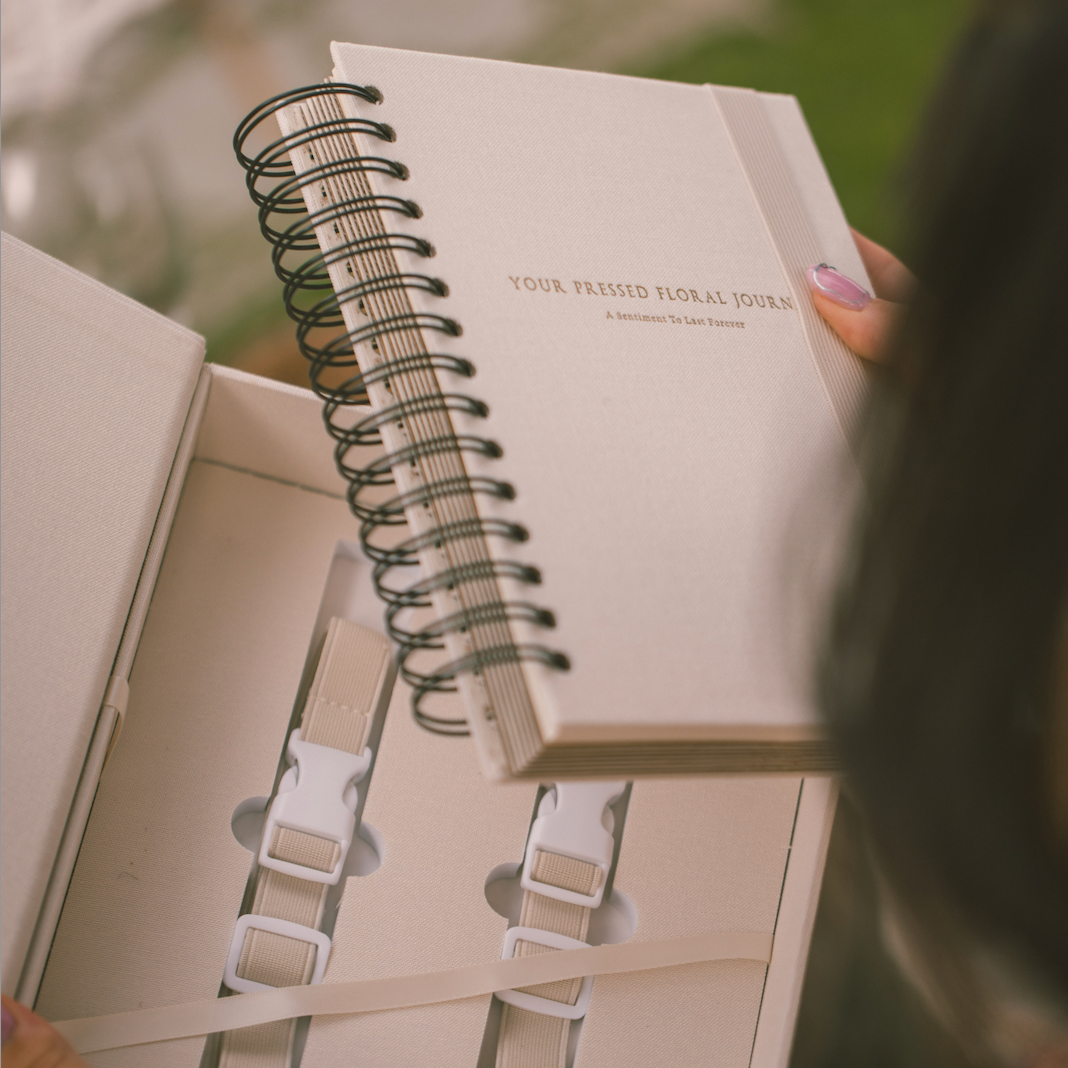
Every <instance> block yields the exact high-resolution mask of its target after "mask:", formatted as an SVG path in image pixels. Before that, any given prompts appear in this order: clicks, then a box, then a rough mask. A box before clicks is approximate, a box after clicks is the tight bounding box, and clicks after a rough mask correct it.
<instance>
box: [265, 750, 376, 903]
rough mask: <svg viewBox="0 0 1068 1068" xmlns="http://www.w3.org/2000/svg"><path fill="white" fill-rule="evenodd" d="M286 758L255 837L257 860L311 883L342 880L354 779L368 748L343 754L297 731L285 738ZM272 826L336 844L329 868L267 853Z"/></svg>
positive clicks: (367, 761)
mask: <svg viewBox="0 0 1068 1068" xmlns="http://www.w3.org/2000/svg"><path fill="white" fill-rule="evenodd" d="M286 756H287V758H288V759H289V762H290V763H291V764H295V766H294V767H291V768H290V769H289V771H287V772H286V773H285V775H283V776H282V781H281V782H280V783H279V784H278V793H277V794H276V795H275V799H274V800H273V801H272V802H271V807H270V809H268V811H267V819H266V820H265V821H264V824H263V837H262V838H261V839H260V852H259V862H260V864H262V865H263V867H265V868H273V869H274V870H275V871H280V872H284V873H285V874H286V875H294V876H296V877H297V878H298V879H306V880H307V881H308V882H313V883H329V884H330V885H331V886H332V885H334V884H335V883H337V881H338V880H339V879H340V878H341V869H342V868H343V867H344V866H345V857H346V855H347V854H348V851H349V845H350V844H351V843H352V836H353V834H354V832H355V830H356V817H355V815H353V813H354V812H355V811H356V801H357V796H356V785H355V784H356V783H357V782H358V781H359V780H360V779H362V778H363V777H364V775H366V774H367V769H368V768H369V767H370V766H371V750H370V749H364V751H363V752H362V753H359V754H356V753H347V752H346V751H345V750H344V749H331V748H330V746H328V745H316V744H315V743H314V742H305V741H302V740H301V737H300V730H299V729H298V730H295V731H293V733H292V734H291V735H290V736H289V744H288V745H287V746H286ZM276 827H288V828H290V829H291V830H294V831H303V832H304V833H305V834H310V835H314V836H315V837H316V838H326V839H327V840H329V841H332V842H337V844H338V845H339V846H340V847H341V853H340V855H339V856H338V859H337V863H336V864H335V865H334V867H333V869H332V870H331V871H319V870H318V869H316V868H306V867H304V865H302V864H293V863H291V862H290V861H287V860H278V859H277V858H276V857H271V856H268V851H269V850H270V848H271V840H272V838H273V837H274V830H275V828H276Z"/></svg>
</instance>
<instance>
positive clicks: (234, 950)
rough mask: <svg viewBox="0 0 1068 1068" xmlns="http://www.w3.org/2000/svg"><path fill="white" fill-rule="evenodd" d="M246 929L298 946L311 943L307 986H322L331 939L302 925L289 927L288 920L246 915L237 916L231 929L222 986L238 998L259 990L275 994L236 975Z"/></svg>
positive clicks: (259, 984)
mask: <svg viewBox="0 0 1068 1068" xmlns="http://www.w3.org/2000/svg"><path fill="white" fill-rule="evenodd" d="M249 928H252V929H253V930H256V931H267V932H268V933H270V934H276V935H282V936H283V937H284V938H292V939H295V940H296V941H298V942H312V943H314V944H315V964H314V965H313V967H312V974H311V978H310V979H309V980H308V982H309V983H310V984H312V985H315V984H317V983H321V982H322V981H323V975H324V974H325V973H326V962H327V961H328V960H329V959H330V936H329V935H325V934H323V932H322V931H317V930H315V928H314V927H305V926H304V925H303V924H299V923H292V922H290V921H289V920H279V919H277V918H276V917H274V916H254V915H252V914H251V913H246V914H245V915H244V916H239V917H238V920H237V923H236V924H235V925H234V937H233V938H232V939H231V941H230V952H229V953H228V954H227V957H226V970H225V971H224V972H223V982H224V983H225V984H226V985H227V986H228V987H229V988H230V989H231V990H233V991H235V992H236V993H238V994H254V993H256V991H258V990H276V989H277V987H273V986H271V985H270V984H269V983H257V982H254V981H253V980H252V979H242V978H241V977H240V976H239V975H238V974H237V969H238V967H239V966H240V964H241V954H242V952H243V950H244V948H245V936H246V935H247V934H248V931H249Z"/></svg>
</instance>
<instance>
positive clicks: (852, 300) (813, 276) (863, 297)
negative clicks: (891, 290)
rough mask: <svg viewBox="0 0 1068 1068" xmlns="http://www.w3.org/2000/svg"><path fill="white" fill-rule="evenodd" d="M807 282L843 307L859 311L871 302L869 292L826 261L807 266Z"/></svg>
mask: <svg viewBox="0 0 1068 1068" xmlns="http://www.w3.org/2000/svg"><path fill="white" fill-rule="evenodd" d="M807 274H808V284H809V285H810V286H812V288H813V289H814V290H816V292H817V293H822V294H823V295H824V296H825V297H829V298H830V299H831V300H833V301H834V302H835V304H841V305H842V307H843V308H852V310H853V311H860V310H861V308H866V307H867V306H868V305H869V304H870V303H871V294H870V293H869V292H868V291H867V290H866V289H865V288H864V287H863V286H858V285H857V283H856V282H854V281H853V279H852V278H846V276H845V275H844V274H839V273H838V271H836V270H835V269H834V268H833V267H830V266H828V265H827V264H826V263H817V264H816V265H815V266H814V267H809V269H808V271H807Z"/></svg>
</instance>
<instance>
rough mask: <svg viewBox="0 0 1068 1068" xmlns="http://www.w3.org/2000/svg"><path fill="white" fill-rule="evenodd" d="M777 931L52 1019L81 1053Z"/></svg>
mask: <svg viewBox="0 0 1068 1068" xmlns="http://www.w3.org/2000/svg"><path fill="white" fill-rule="evenodd" d="M772 937H773V936H772V934H771V933H770V932H753V931H710V932H708V933H706V934H701V935H687V936H686V937H684V938H669V939H663V940H660V941H655V942H624V943H622V944H620V945H604V946H590V947H588V948H587V949H571V950H567V951H566V952H562V953H545V954H537V955H534V956H529V957H517V958H513V959H511V960H494V961H489V962H487V963H485V964H473V965H468V966H467V967H465V968H453V969H450V970H449V971H444V972H423V973H419V974H414V975H399V976H394V977H392V978H386V979H361V980H358V981H356V982H350V983H322V984H320V985H318V986H295V987H284V988H282V989H279V990H268V991H264V992H263V993H257V994H243V995H242V996H241V997H233V998H208V999H205V1000H203V1001H193V1002H188V1003H186V1004H184V1005H167V1006H164V1007H162V1008H155V1009H138V1010H136V1011H134V1012H120V1013H114V1014H113V1015H110V1016H93V1017H88V1018H86V1019H81V1020H62V1021H60V1022H58V1023H56V1024H55V1025H54V1026H55V1027H56V1029H57V1030H58V1031H59V1032H60V1033H61V1034H63V1035H64V1036H65V1037H66V1039H67V1041H68V1042H70V1044H71V1045H72V1046H73V1047H74V1049H75V1051H76V1052H78V1053H92V1052H95V1051H97V1050H103V1049H116V1048H118V1047H120V1046H136V1045H142V1044H145V1043H149V1042H164V1041H167V1040H169V1039H174V1038H190V1037H192V1036H195V1035H208V1034H213V1033H215V1032H218V1031H229V1030H236V1029H238V1028H244V1027H252V1026H259V1025H261V1024H268V1023H273V1022H275V1021H278V1020H289V1019H292V1018H296V1017H300V1016H330V1015H336V1014H347V1013H357V1012H381V1011H385V1010H388V1009H401V1008H409V1007H412V1006H415V1005H432V1004H437V1003H439V1002H447V1001H459V1000H462V999H463V998H472V997H481V996H485V995H486V994H491V993H493V992H494V991H496V990H508V989H517V988H521V987H529V986H535V985H537V984H541V983H555V982H560V981H562V980H566V979H577V978H580V977H582V976H585V975H617V974H620V973H622V972H638V971H647V970H650V969H653V968H671V967H675V966H676V965H680V964H697V963H701V962H704V961H714V960H756V961H760V962H761V963H763V964H767V963H768V961H770V960H771V950H772Z"/></svg>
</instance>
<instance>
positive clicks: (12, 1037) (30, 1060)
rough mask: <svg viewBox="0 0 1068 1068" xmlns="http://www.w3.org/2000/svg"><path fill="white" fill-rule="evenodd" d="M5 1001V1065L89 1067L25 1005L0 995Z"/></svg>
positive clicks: (1, 1061)
mask: <svg viewBox="0 0 1068 1068" xmlns="http://www.w3.org/2000/svg"><path fill="white" fill-rule="evenodd" d="M0 1000H2V1001H3V1049H2V1051H0V1065H2V1066H3V1068H88V1065H87V1064H86V1063H85V1061H83V1060H82V1059H81V1057H79V1056H78V1054H76V1053H75V1052H74V1050H72V1049H71V1048H70V1045H69V1044H68V1043H67V1040H66V1039H65V1038H64V1037H63V1036H62V1035H61V1034H60V1033H59V1032H58V1031H57V1030H56V1029H55V1028H54V1027H53V1026H52V1025H51V1024H50V1023H48V1022H47V1021H46V1020H42V1019H41V1017H40V1016H38V1015H37V1014H36V1013H34V1012H31V1011H30V1010H29V1009H28V1008H26V1006H25V1005H20V1004H19V1003H18V1002H17V1001H15V1000H14V999H12V998H9V997H8V996H7V995H6V994H2V995H0Z"/></svg>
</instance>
